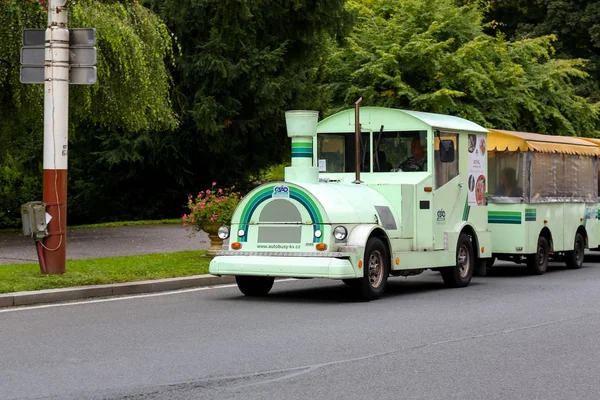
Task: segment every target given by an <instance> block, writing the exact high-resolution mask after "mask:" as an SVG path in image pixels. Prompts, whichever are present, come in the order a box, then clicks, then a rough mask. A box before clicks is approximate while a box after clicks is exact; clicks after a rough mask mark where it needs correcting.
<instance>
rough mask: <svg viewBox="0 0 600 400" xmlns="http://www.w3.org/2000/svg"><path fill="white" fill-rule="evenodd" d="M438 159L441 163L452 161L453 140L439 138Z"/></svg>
mask: <svg viewBox="0 0 600 400" xmlns="http://www.w3.org/2000/svg"><path fill="white" fill-rule="evenodd" d="M440 161H441V162H443V163H449V162H453V161H454V142H453V141H452V140H440Z"/></svg>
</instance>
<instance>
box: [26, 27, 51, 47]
mask: <svg viewBox="0 0 600 400" xmlns="http://www.w3.org/2000/svg"><path fill="white" fill-rule="evenodd" d="M45 43H46V30H45V29H23V46H44V44H45Z"/></svg>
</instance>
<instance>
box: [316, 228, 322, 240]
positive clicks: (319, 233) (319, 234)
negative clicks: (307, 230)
mask: <svg viewBox="0 0 600 400" xmlns="http://www.w3.org/2000/svg"><path fill="white" fill-rule="evenodd" d="M321 236H323V232H321V231H320V230H319V229H317V230H316V231H315V237H316V238H320V237H321Z"/></svg>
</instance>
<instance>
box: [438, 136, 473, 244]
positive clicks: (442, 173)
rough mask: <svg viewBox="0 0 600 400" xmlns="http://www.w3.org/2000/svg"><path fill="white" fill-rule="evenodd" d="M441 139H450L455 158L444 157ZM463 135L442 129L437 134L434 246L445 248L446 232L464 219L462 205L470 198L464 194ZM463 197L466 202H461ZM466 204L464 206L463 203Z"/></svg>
mask: <svg viewBox="0 0 600 400" xmlns="http://www.w3.org/2000/svg"><path fill="white" fill-rule="evenodd" d="M440 139H441V140H450V141H452V143H453V147H454V157H453V160H452V161H448V160H447V159H445V160H444V159H443V158H444V157H440ZM458 139H459V135H458V134H456V133H449V132H441V133H440V134H439V136H437V135H436V137H435V138H434V159H433V171H434V179H433V181H434V182H433V185H434V186H433V207H432V208H433V249H434V250H443V249H445V247H446V246H447V244H446V243H445V235H444V234H445V232H447V231H448V230H453V229H454V226H455V224H456V223H457V222H458V221H460V220H462V211H463V210H462V208H461V207H460V204H463V206H464V203H465V202H466V197H465V196H461V192H462V191H463V186H464V183H463V182H462V181H461V179H460V174H459V165H460V163H459V153H460V151H459V145H460V143H459V142H458ZM461 199H463V200H462V203H461ZM463 208H464V207H463Z"/></svg>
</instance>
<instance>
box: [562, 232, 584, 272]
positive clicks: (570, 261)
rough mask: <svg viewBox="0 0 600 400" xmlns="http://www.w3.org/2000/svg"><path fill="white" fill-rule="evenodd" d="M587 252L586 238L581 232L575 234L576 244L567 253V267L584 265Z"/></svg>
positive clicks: (576, 267) (574, 267) (572, 267)
mask: <svg viewBox="0 0 600 400" xmlns="http://www.w3.org/2000/svg"><path fill="white" fill-rule="evenodd" d="M584 253H585V239H584V238H583V235H582V234H581V233H579V232H577V233H576V234H575V244H574V248H573V250H572V251H567V252H566V253H565V263H566V264H567V268H571V269H579V268H581V267H583V257H584Z"/></svg>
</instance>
